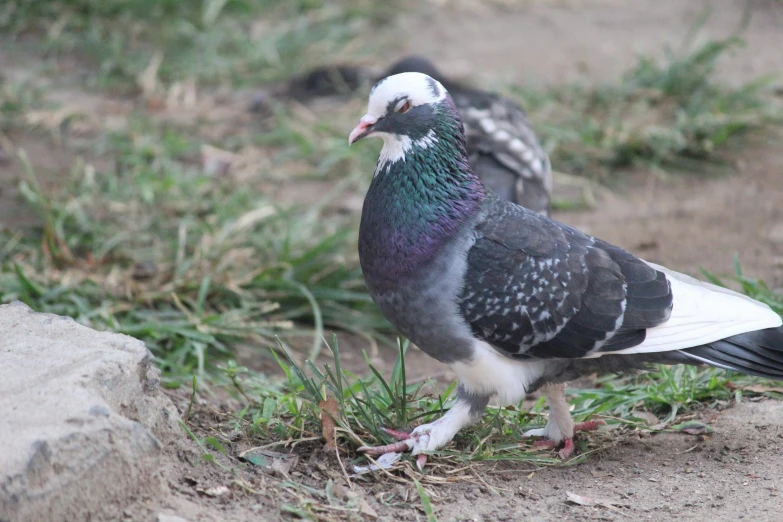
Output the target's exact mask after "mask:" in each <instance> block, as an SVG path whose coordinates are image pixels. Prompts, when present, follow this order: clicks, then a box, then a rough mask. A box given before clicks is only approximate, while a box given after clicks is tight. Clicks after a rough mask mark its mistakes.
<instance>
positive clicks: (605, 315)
mask: <svg viewBox="0 0 783 522" xmlns="http://www.w3.org/2000/svg"><path fill="white" fill-rule="evenodd" d="M475 233H476V242H475V244H474V245H473V247H472V248H471V249H470V250H469V251H468V255H467V259H468V269H467V273H466V275H465V282H464V286H463V289H462V293H461V295H460V298H459V306H460V310H461V313H462V315H463V317H464V319H465V320H466V321H467V322H468V324H469V325H470V327H471V330H472V331H473V334H474V335H475V336H476V337H478V338H479V339H482V340H484V341H486V342H488V343H489V344H491V345H493V346H495V347H496V348H498V349H500V350H501V351H503V352H505V353H507V354H508V355H510V356H512V357H515V358H580V357H584V356H586V355H589V354H590V353H593V352H595V351H599V350H600V351H606V352H611V351H614V350H621V349H624V348H629V347H631V346H635V345H637V344H640V343H641V342H642V341H644V338H645V330H646V328H650V327H653V326H656V325H659V324H661V323H663V322H664V321H666V320H667V319H668V318H669V314H670V312H671V308H672V293H671V288H670V285H669V282H668V281H667V280H666V276H665V275H664V274H663V273H661V272H658V271H656V270H655V269H653V268H652V267H650V266H649V265H647V264H646V263H644V262H643V261H641V260H639V259H637V258H636V257H634V256H633V255H631V254H629V253H628V252H625V251H624V250H622V249H620V248H617V247H614V246H612V245H609V244H607V243H605V242H603V241H600V240H597V239H595V238H592V237H590V236H587V235H585V234H583V233H581V232H579V231H578V230H575V229H573V228H570V227H568V226H566V225H563V224H560V223H557V222H555V221H552V220H549V219H547V218H545V217H542V216H540V215H538V214H536V213H534V212H531V211H529V210H527V209H524V208H522V207H519V206H517V205H513V204H510V203H507V202H504V201H501V200H499V199H491V200H490V201H489V203H488V212H487V214H486V215H485V217H484V219H483V220H481V222H479V223H478V224H477V225H476V228H475Z"/></svg>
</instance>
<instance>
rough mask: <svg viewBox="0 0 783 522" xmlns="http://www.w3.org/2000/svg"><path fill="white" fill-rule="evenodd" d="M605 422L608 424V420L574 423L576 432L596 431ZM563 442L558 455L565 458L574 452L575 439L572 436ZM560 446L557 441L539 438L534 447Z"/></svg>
mask: <svg viewBox="0 0 783 522" xmlns="http://www.w3.org/2000/svg"><path fill="white" fill-rule="evenodd" d="M604 424H606V422H605V421H602V420H593V421H585V422H577V423H576V424H574V433H577V432H580V431H582V432H584V431H596V430H597V429H598V427H599V426H603V425H604ZM562 444H563V447H562V448H561V449H560V451H558V452H557V456H558V457H560V458H561V459H563V460H565V459H567V458H568V457H570V456H571V455H573V453H574V449H575V447H574V439H573V438H572V437H568V438H565V439H563V441H562ZM558 446H559V445H558V444H557V443H556V442H555V441H553V440H549V439H539V440H537V441H535V442H534V443H533V447H534V448H549V449H556V448H557V447H558Z"/></svg>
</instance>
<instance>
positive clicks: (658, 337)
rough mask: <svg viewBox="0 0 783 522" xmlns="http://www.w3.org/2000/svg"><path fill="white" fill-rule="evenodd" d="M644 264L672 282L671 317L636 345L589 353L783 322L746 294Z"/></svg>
mask: <svg viewBox="0 0 783 522" xmlns="http://www.w3.org/2000/svg"><path fill="white" fill-rule="evenodd" d="M645 262H646V261H645ZM647 264H648V265H650V266H651V267H653V268H655V269H656V270H659V271H661V272H663V273H664V274H666V277H667V278H668V279H669V281H670V282H671V285H672V294H673V295H674V307H673V308H672V314H671V317H670V318H669V320H668V321H666V322H665V323H664V324H662V325H660V326H656V327H655V328H650V329H648V330H647V337H646V338H645V340H644V342H643V343H641V344H639V345H636V346H634V347H632V348H627V349H625V350H618V351H616V352H598V353H594V354H591V355H589V356H588V357H600V356H602V355H607V354H609V353H611V354H632V353H653V352H668V351H671V350H682V349H685V348H693V347H694V346H701V345H703V344H708V343H711V342H715V341H718V340H720V339H725V338H726V337H731V336H732V335H739V334H743V333H747V332H752V331H755V330H763V329H765V328H776V327H779V326H781V324H783V320H781V318H780V316H779V315H778V314H777V313H775V312H774V311H773V310H772V309H771V308H770V307H769V306H767V305H765V304H764V303H760V302H759V301H756V300H754V299H751V298H750V297H748V296H746V295H742V294H740V293H737V292H734V291H732V290H729V289H727V288H723V287H720V286H716V285H712V284H709V283H705V282H704V281H699V280H698V279H695V278H693V277H690V276H687V275H685V274H680V273H679V272H674V271H672V270H669V269H668V268H664V267H662V266H659V265H655V264H653V263H647Z"/></svg>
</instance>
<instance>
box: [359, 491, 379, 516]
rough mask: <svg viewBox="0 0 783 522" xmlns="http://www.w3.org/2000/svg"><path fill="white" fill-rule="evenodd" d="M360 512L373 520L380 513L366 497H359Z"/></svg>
mask: <svg viewBox="0 0 783 522" xmlns="http://www.w3.org/2000/svg"><path fill="white" fill-rule="evenodd" d="M359 512H360V513H361V514H362V515H365V516H367V517H369V518H371V519H373V520H375V519H376V518H378V513H376V512H375V510H374V509H373V508H372V506H371V505H370V504H369V503H368V502H367V501H366V500H365V499H364V497H359Z"/></svg>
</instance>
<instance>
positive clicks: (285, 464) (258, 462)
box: [239, 448, 299, 475]
mask: <svg viewBox="0 0 783 522" xmlns="http://www.w3.org/2000/svg"><path fill="white" fill-rule="evenodd" d="M239 458H241V459H244V460H246V461H247V462H249V463H251V464H253V465H255V466H258V467H260V468H268V469H271V470H273V471H277V472H279V473H281V474H283V475H288V473H289V472H290V471H291V468H293V467H294V466H295V465H296V463H297V462H299V456H297V455H291V454H288V453H278V452H276V451H269V450H264V449H258V448H251V449H249V450H246V451H243V452H242V453H240V454H239Z"/></svg>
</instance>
